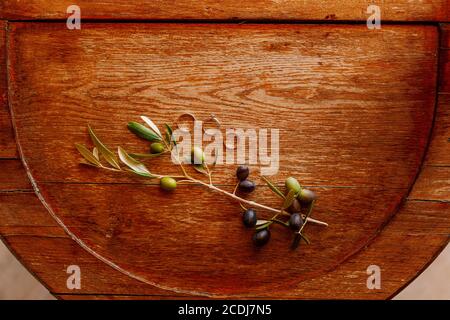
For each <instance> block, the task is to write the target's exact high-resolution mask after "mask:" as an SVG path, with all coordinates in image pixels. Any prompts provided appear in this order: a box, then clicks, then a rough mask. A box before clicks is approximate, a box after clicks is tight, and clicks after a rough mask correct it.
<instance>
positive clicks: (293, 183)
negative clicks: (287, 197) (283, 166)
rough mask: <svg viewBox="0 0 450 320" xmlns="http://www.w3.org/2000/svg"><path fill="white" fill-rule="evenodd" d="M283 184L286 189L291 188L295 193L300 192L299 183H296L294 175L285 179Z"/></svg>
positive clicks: (289, 189)
mask: <svg viewBox="0 0 450 320" xmlns="http://www.w3.org/2000/svg"><path fill="white" fill-rule="evenodd" d="M285 185H286V189H287V190H288V191H291V190H293V191H294V192H295V193H298V192H300V190H301V189H302V187H301V186H300V183H298V181H297V179H295V178H294V177H289V178H287V179H286V181H285Z"/></svg>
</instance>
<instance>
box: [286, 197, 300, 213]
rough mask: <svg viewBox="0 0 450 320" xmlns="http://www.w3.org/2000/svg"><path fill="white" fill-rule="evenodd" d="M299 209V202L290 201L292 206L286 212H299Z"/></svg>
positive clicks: (295, 200)
mask: <svg viewBox="0 0 450 320" xmlns="http://www.w3.org/2000/svg"><path fill="white" fill-rule="evenodd" d="M301 209H302V206H301V205H300V202H299V201H298V200H297V199H294V201H292V204H291V205H290V206H289V208H288V211H289V212H290V213H296V212H300V210H301Z"/></svg>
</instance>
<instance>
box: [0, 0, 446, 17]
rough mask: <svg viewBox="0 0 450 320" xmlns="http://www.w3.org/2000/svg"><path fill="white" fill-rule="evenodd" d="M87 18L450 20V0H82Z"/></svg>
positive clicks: (40, 2) (14, 8)
mask: <svg viewBox="0 0 450 320" xmlns="http://www.w3.org/2000/svg"><path fill="white" fill-rule="evenodd" d="M72 4H73V1H69V0H60V1H51V0H28V1H25V2H24V1H19V0H4V1H3V2H2V3H0V17H3V18H8V19H65V18H67V16H68V14H67V13H66V10H67V7H68V6H70V5H72ZM76 4H77V5H78V6H79V7H80V8H81V15H82V18H84V19H115V20H120V19H139V20H140V19H206V20H217V19H222V20H224V19H226V20H228V19H264V20H267V19H269V20H273V19H278V20H280V19H281V20H324V21H327V20H358V21H365V20H366V19H367V18H368V17H369V16H370V14H368V13H367V7H368V6H369V5H371V4H375V5H378V6H379V7H380V8H381V16H382V19H384V20H385V21H448V19H449V15H448V10H449V9H448V1H447V0H425V1H421V0H413V1H408V0H384V1H381V0H376V1H367V0H345V1H339V2H337V1H333V0H320V1H292V0H277V1H273V0H252V1H248V2H246V3H245V5H243V4H242V2H240V1H236V0H225V1H220V2H218V1H212V0H200V1H192V0H179V1H177V2H176V4H174V3H173V2H172V1H167V0H161V1H151V0H133V1H127V0H119V1H118V0H103V1H100V2H99V1H96V2H94V1H88V0H79V1H77V3H76Z"/></svg>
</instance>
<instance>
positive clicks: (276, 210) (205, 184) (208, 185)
mask: <svg viewBox="0 0 450 320" xmlns="http://www.w3.org/2000/svg"><path fill="white" fill-rule="evenodd" d="M186 178H187V179H189V180H191V181H192V182H195V183H198V184H200V185H202V186H205V187H207V188H209V189H212V190H214V191H217V192H219V193H222V194H224V195H226V196H228V197H230V198H232V199H234V200H236V201H238V202H241V203H245V204H248V205H249V206H250V207H255V208H260V209H263V210H267V211H270V212H275V213H276V215H275V216H274V217H272V219H274V218H276V217H278V215H280V214H282V211H280V210H279V209H274V208H271V207H268V206H265V205H263V204H260V203H257V202H255V201H251V200H247V199H243V198H241V197H239V196H237V195H236V194H233V193H230V192H228V191H225V190H222V189H220V188H218V187H216V186H214V185H210V184H208V183H205V182H203V181H201V180H197V179H194V178H191V177H186ZM306 220H307V221H309V222H312V223H316V224H320V225H324V226H328V224H327V223H325V222H322V221H320V220H316V219H311V218H309V217H306Z"/></svg>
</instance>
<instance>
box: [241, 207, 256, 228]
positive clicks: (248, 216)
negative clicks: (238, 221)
mask: <svg viewBox="0 0 450 320" xmlns="http://www.w3.org/2000/svg"><path fill="white" fill-rule="evenodd" d="M257 220H258V219H257V217H256V212H255V211H254V210H253V209H247V210H245V212H244V214H243V215H242V222H244V225H245V226H246V227H247V228H253V227H254V226H256V221H257Z"/></svg>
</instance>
